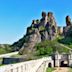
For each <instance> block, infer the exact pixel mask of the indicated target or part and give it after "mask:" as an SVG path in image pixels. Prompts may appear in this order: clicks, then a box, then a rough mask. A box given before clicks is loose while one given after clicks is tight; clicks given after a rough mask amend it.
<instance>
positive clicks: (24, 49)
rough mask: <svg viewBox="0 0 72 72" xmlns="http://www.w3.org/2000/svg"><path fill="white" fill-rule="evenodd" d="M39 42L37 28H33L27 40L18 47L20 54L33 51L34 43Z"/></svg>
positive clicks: (39, 36) (39, 37)
mask: <svg viewBox="0 0 72 72" xmlns="http://www.w3.org/2000/svg"><path fill="white" fill-rule="evenodd" d="M39 42H41V35H40V33H39V31H38V29H35V30H34V32H33V34H31V35H29V36H28V42H27V43H24V45H23V46H22V48H21V49H20V51H19V53H20V54H30V53H32V51H33V48H34V46H35V45H36V43H39Z"/></svg>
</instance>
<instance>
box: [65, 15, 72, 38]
mask: <svg viewBox="0 0 72 72" xmlns="http://www.w3.org/2000/svg"><path fill="white" fill-rule="evenodd" d="M64 36H65V37H69V36H72V22H71V18H70V16H69V15H68V16H66V27H65V29H64Z"/></svg>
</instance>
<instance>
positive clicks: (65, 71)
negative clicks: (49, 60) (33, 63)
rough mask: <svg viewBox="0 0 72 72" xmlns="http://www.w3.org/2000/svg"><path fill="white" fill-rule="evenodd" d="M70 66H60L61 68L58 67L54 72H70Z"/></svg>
mask: <svg viewBox="0 0 72 72" xmlns="http://www.w3.org/2000/svg"><path fill="white" fill-rule="evenodd" d="M68 70H69V69H68V68H66V67H60V68H56V70H54V71H53V72H68Z"/></svg>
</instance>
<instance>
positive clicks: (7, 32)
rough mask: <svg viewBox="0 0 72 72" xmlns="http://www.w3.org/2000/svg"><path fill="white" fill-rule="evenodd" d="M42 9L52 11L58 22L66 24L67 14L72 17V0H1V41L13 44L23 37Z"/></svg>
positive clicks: (60, 24) (39, 15) (61, 24)
mask: <svg viewBox="0 0 72 72" xmlns="http://www.w3.org/2000/svg"><path fill="white" fill-rule="evenodd" d="M42 11H46V12H48V11H52V12H53V13H54V16H55V18H56V22H57V24H58V25H59V26H65V16H66V15H70V16H71V17H72V0H0V43H1V44H3V43H4V44H6V43H8V44H12V43H13V42H15V41H17V40H18V39H20V38H21V37H23V35H24V34H25V32H26V28H27V27H28V26H30V24H31V21H32V19H40V18H41V12H42Z"/></svg>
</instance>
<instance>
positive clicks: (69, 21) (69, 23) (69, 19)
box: [66, 16, 72, 26]
mask: <svg viewBox="0 0 72 72" xmlns="http://www.w3.org/2000/svg"><path fill="white" fill-rule="evenodd" d="M71 24H72V22H71V18H70V16H66V26H70V25H71Z"/></svg>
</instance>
